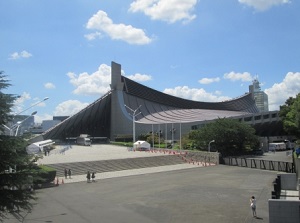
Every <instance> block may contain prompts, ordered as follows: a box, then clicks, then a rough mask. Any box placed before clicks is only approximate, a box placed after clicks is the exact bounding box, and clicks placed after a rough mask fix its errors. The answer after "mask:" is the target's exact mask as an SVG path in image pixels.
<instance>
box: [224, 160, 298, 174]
mask: <svg viewBox="0 0 300 223" xmlns="http://www.w3.org/2000/svg"><path fill="white" fill-rule="evenodd" d="M223 161H224V164H225V165H229V166H239V167H248V168H255V169H262V170H273V171H279V172H286V173H295V166H294V164H293V163H291V162H283V161H272V160H260V159H252V158H246V157H224V158H223Z"/></svg>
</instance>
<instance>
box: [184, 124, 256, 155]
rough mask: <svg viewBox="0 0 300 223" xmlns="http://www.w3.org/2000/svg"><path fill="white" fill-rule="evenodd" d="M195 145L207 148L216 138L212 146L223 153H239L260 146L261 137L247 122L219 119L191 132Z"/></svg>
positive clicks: (190, 135)
mask: <svg viewBox="0 0 300 223" xmlns="http://www.w3.org/2000/svg"><path fill="white" fill-rule="evenodd" d="M189 138H190V139H192V141H193V145H195V146H196V147H198V148H202V149H203V150H207V148H208V144H209V142H210V141H212V140H214V142H213V143H212V144H211V148H212V149H215V150H218V151H219V152H220V153H222V154H223V155H239V154H243V153H245V152H246V151H248V150H251V149H257V148H258V147H259V138H258V137H257V136H256V135H255V129H254V128H252V127H251V126H250V125H248V124H246V123H241V122H239V121H237V120H232V119H225V118H223V119H218V120H216V121H215V122H212V123H209V124H207V125H206V126H204V127H202V128H201V129H199V130H193V131H191V132H190V134H189Z"/></svg>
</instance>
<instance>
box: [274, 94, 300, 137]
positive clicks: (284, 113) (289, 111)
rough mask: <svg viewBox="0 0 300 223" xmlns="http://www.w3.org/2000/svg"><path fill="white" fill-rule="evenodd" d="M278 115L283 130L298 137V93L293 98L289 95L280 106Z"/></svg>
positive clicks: (299, 108) (299, 106)
mask: <svg viewBox="0 0 300 223" xmlns="http://www.w3.org/2000/svg"><path fill="white" fill-rule="evenodd" d="M279 116H280V117H281V119H282V122H283V129H284V131H286V132H287V133H288V134H289V135H294V136H296V137H297V138H300V93H299V94H297V96H296V97H295V98H292V97H290V98H289V99H287V100H286V102H285V104H284V105H282V106H280V111H279Z"/></svg>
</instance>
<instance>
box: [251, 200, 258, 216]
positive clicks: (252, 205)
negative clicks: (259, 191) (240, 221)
mask: <svg viewBox="0 0 300 223" xmlns="http://www.w3.org/2000/svg"><path fill="white" fill-rule="evenodd" d="M250 207H251V210H252V215H253V217H254V218H256V217H257V216H256V199H255V197H254V196H252V197H251V198H250Z"/></svg>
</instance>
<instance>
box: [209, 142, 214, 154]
mask: <svg viewBox="0 0 300 223" xmlns="http://www.w3.org/2000/svg"><path fill="white" fill-rule="evenodd" d="M212 142H215V140H211V141H210V142H209V143H208V152H210V144H211V143H212Z"/></svg>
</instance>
